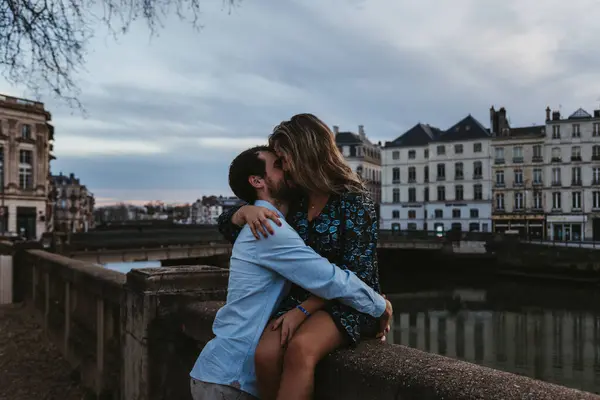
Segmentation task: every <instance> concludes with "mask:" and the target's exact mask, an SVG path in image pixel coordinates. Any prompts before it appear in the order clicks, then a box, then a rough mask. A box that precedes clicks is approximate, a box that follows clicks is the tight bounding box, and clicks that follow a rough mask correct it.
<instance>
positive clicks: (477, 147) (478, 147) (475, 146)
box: [473, 143, 481, 153]
mask: <svg viewBox="0 0 600 400" xmlns="http://www.w3.org/2000/svg"><path fill="white" fill-rule="evenodd" d="M473 153H481V143H473Z"/></svg>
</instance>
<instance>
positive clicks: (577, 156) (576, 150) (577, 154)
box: [571, 146, 581, 161]
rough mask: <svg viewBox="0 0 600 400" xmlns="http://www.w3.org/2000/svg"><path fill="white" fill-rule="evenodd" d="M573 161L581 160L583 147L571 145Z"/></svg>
mask: <svg viewBox="0 0 600 400" xmlns="http://www.w3.org/2000/svg"><path fill="white" fill-rule="evenodd" d="M571 161H581V147H579V146H573V147H571Z"/></svg>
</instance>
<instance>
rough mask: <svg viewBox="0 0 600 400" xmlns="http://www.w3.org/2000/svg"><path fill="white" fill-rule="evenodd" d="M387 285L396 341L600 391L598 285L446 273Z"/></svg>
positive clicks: (561, 383) (567, 384)
mask: <svg viewBox="0 0 600 400" xmlns="http://www.w3.org/2000/svg"><path fill="white" fill-rule="evenodd" d="M384 286H388V288H386V290H389V291H390V293H389V294H388V297H389V298H390V301H391V302H392V304H393V306H394V324H393V329H392V331H391V332H390V333H389V336H388V338H387V340H388V342H392V343H396V344H402V345H406V346H410V347H414V348H417V349H421V350H424V351H428V352H432V353H437V354H441V355H445V356H448V357H454V358H459V359H461V360H465V361H469V362H473V363H477V364H480V365H485V366H489V367H491V368H495V369H500V370H504V371H508V372H512V373H516V374H521V375H526V376H530V377H532V378H535V379H541V380H545V381H548V382H553V383H557V384H560V385H564V386H569V387H573V388H577V389H581V390H585V391H588V392H592V393H600V295H599V294H598V289H597V287H593V286H587V287H585V286H579V287H576V286H573V285H567V284H564V283H552V284H549V283H543V284H542V283H540V282H535V281H529V282H521V283H517V282H515V281H514V279H509V278H505V279H500V278H497V277H489V278H487V279H485V280H479V281H478V280H474V279H471V278H468V279H466V278H461V279H458V278H456V277H452V276H439V275H437V276H436V275H433V276H421V277H418V278H417V277H414V276H413V277H410V278H407V279H403V280H402V284H401V285H394V284H393V283H390V282H387V285H384ZM390 286H391V288H390ZM394 286H395V287H394ZM399 286H401V287H399Z"/></svg>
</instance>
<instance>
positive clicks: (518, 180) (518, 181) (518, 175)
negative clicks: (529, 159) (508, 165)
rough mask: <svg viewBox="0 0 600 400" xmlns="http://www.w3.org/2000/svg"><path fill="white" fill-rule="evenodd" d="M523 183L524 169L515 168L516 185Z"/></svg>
mask: <svg viewBox="0 0 600 400" xmlns="http://www.w3.org/2000/svg"><path fill="white" fill-rule="evenodd" d="M522 184H523V170H522V169H515V185H522Z"/></svg>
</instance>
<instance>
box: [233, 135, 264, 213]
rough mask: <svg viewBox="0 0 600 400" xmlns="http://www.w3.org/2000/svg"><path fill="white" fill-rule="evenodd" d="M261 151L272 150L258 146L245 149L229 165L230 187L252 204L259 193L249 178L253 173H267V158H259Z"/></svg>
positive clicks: (257, 174)
mask: <svg viewBox="0 0 600 400" xmlns="http://www.w3.org/2000/svg"><path fill="white" fill-rule="evenodd" d="M261 151H270V148H269V147H267V146H256V147H252V148H251V149H248V150H245V151H243V152H242V153H241V154H240V155H238V156H237V157H236V158H234V160H233V161H232V162H231V165H230V166H229V187H230V188H231V190H232V191H233V193H234V194H235V195H236V196H237V197H239V198H240V199H242V200H244V201H245V202H247V203H250V204H252V203H254V202H255V201H256V200H257V195H256V188H255V187H254V186H252V185H251V184H250V182H249V181H248V178H250V177H251V176H253V175H256V176H260V177H264V176H265V174H266V165H265V160H263V159H261V158H258V154H259V153H260V152H261Z"/></svg>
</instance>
